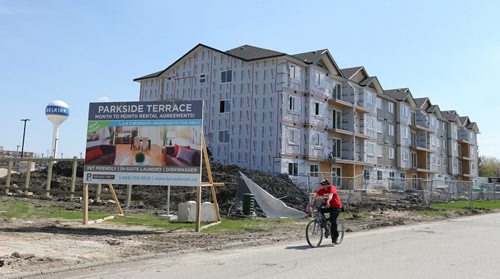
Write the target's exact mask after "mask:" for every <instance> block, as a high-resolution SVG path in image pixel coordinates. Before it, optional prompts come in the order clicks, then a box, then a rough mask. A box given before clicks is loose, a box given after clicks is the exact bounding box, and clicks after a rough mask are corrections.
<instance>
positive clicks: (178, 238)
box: [0, 199, 484, 278]
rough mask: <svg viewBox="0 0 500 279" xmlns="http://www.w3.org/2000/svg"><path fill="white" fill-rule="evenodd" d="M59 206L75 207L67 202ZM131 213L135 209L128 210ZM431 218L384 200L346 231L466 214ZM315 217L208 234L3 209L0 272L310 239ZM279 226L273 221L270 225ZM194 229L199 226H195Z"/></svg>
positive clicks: (349, 222)
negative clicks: (19, 214)
mask: <svg viewBox="0 0 500 279" xmlns="http://www.w3.org/2000/svg"><path fill="white" fill-rule="evenodd" d="M30 201H31V202H32V203H35V204H36V206H37V207H46V206H54V205H55V204H54V201H47V200H36V199H31V200H30ZM59 203H60V204H58V205H57V206H59V207H66V208H67V207H70V206H71V205H68V203H67V202H65V203H61V202H59ZM127 212H133V210H131V211H126V212H125V214H127ZM479 213H484V212H483V211H477V210H476V211H473V212H469V213H459V212H455V213H452V214H449V215H448V216H445V217H431V216H425V215H419V214H416V213H415V212H414V211H408V210H403V211H399V210H394V209H389V208H388V207H387V208H385V207H384V206H382V205H380V204H374V205H372V206H364V207H363V208H358V209H357V211H356V212H354V213H353V214H352V216H353V217H350V218H347V219H345V220H344V223H345V226H346V231H347V233H349V232H356V231H362V230H369V229H374V228H379V227H385V226H397V225H405V224H411V223H415V222H423V221H433V220H441V219H444V218H453V217H456V216H460V215H464V214H479ZM307 221H309V219H303V220H297V221H296V222H280V223H279V226H274V227H272V228H269V230H267V229H262V230H258V231H255V230H249V231H247V232H245V233H238V234H231V233H225V234H219V233H218V234H208V233H196V232H194V231H193V230H191V231H188V230H184V231H165V230H158V229H152V228H147V227H128V226H122V225H117V224H114V223H111V222H106V221H105V222H102V223H97V224H91V225H87V226H84V225H82V224H81V221H61V220H50V219H34V220H15V219H14V220H13V219H7V218H1V213H0V243H2V245H0V277H1V278H20V277H26V276H28V277H29V275H33V274H40V273H48V272H53V271H57V270H61V269H73V268H81V267H89V266H93V265H99V264H109V263H113V262H115V263H116V262H125V261H131V260H134V259H137V258H148V257H154V256H157V255H172V256H175V255H176V254H179V253H189V252H192V251H197V250H221V249H230V248H233V247H241V246H256V245H265V244H272V243H276V242H283V241H291V240H304V243H306V241H305V237H304V231H305V225H306V223H307ZM270 226H273V225H270ZM193 228H194V226H193Z"/></svg>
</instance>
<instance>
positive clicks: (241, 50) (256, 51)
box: [226, 45, 287, 61]
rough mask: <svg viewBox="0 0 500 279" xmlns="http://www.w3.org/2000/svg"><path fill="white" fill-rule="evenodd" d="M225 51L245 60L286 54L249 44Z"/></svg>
mask: <svg viewBox="0 0 500 279" xmlns="http://www.w3.org/2000/svg"><path fill="white" fill-rule="evenodd" d="M226 53H227V54H230V55H232V56H234V57H237V58H240V59H242V60H245V61H253V60H259V59H267V58H273V57H278V56H284V55H287V54H286V53H283V52H278V51H274V50H270V49H265V48H260V47H254V46H251V45H242V46H239V47H237V48H233V49H230V50H228V51H226Z"/></svg>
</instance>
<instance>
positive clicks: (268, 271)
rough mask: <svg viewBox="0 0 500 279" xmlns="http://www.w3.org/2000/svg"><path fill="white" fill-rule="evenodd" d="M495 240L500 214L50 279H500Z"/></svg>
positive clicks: (498, 245) (498, 234)
mask: <svg viewBox="0 0 500 279" xmlns="http://www.w3.org/2000/svg"><path fill="white" fill-rule="evenodd" d="M499 238H500V214H488V215H480V216H474V217H465V218H459V219H453V220H448V221H443V222H435V223H425V224H418V225H411V226H401V227H393V228H385V229H380V230H375V231H368V232H360V233H351V234H347V236H346V238H345V239H344V243H342V244H341V245H337V246H332V245H331V244H329V245H325V246H322V247H320V248H316V249H311V248H309V247H308V246H307V244H306V241H305V240H304V241H301V242H293V243H283V244H280V245H275V246H267V247H259V248H255V247H252V248H246V249H238V250H231V251H214V252H210V253H195V254H190V255H182V256H178V257H175V258H173V257H166V258H160V259H153V260H147V261H141V262H134V263H128V264H118V265H112V266H101V267H95V268H92V269H87V270H79V271H71V272H66V273H60V274H50V276H49V277H50V278H120V279H123V278H147V279H153V278H183V279H184V278H384V279H387V278H398V279H399V278H500V239H499ZM332 272H334V274H332ZM49 277H47V278H49Z"/></svg>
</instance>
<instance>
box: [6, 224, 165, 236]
mask: <svg viewBox="0 0 500 279" xmlns="http://www.w3.org/2000/svg"><path fill="white" fill-rule="evenodd" d="M0 232H7V233H53V234H68V235H97V236H99V235H109V236H129V235H152V234H160V232H155V231H143V230H140V231H139V230H118V229H99V228H61V227H57V226H54V225H51V226H40V227H19V228H0Z"/></svg>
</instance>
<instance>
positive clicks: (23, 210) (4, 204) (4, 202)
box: [0, 197, 111, 220]
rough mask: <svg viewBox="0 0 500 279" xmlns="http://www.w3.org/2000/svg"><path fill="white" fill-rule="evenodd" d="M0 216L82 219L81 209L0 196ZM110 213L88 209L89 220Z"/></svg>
mask: <svg viewBox="0 0 500 279" xmlns="http://www.w3.org/2000/svg"><path fill="white" fill-rule="evenodd" d="M0 211H6V212H5V213H2V215H1V216H3V217H5V218H17V219H40V218H55V219H69V220H77V219H83V212H82V210H67V209H64V208H56V207H37V206H35V205H34V204H33V203H32V202H30V200H28V199H18V198H7V197H0ZM109 215H111V213H109V212H92V211H89V220H95V219H100V218H103V217H106V216H109Z"/></svg>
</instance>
